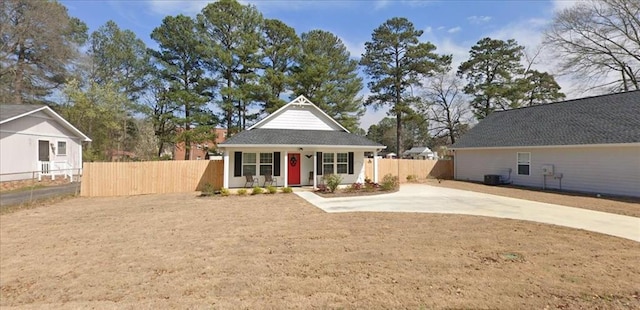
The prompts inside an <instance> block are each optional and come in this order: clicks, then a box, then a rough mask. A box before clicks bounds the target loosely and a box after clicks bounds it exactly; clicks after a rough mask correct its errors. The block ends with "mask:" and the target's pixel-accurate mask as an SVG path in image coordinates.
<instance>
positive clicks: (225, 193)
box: [220, 187, 229, 197]
mask: <svg viewBox="0 0 640 310" xmlns="http://www.w3.org/2000/svg"><path fill="white" fill-rule="evenodd" d="M220 196H224V197H227V196H229V189H227V188H224V187H223V188H221V189H220Z"/></svg>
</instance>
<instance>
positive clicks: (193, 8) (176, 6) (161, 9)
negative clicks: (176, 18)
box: [147, 0, 209, 15]
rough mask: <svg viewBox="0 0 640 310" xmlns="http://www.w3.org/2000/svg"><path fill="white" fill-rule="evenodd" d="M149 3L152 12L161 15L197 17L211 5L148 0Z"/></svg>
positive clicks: (197, 0)
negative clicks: (196, 15) (203, 9)
mask: <svg viewBox="0 0 640 310" xmlns="http://www.w3.org/2000/svg"><path fill="white" fill-rule="evenodd" d="M147 2H148V3H149V6H150V8H151V11H152V12H153V13H156V14H160V15H177V14H185V15H195V14H197V13H199V12H200V11H201V10H202V8H204V7H205V6H206V5H207V4H208V3H209V1H204V0H191V1H174V0H148V1H147Z"/></svg>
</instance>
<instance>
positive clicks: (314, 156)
mask: <svg viewBox="0 0 640 310" xmlns="http://www.w3.org/2000/svg"><path fill="white" fill-rule="evenodd" d="M316 154H318V152H313V189H316V188H318V186H317V184H316V179H317V177H316V175H317V173H318V172H317V171H316V167H317V166H318V165H317V163H318V158H317V157H316Z"/></svg>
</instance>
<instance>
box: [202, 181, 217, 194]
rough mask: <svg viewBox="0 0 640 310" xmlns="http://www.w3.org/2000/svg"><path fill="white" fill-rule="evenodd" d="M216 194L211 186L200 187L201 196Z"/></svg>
mask: <svg viewBox="0 0 640 310" xmlns="http://www.w3.org/2000/svg"><path fill="white" fill-rule="evenodd" d="M215 193H216V190H215V189H214V188H213V184H211V183H208V182H207V183H205V184H204V185H203V186H202V196H213V195H214V194H215Z"/></svg>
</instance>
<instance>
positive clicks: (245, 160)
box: [242, 153, 256, 176]
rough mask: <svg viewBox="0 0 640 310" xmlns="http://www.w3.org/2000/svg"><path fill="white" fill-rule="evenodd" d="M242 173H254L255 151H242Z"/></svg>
mask: <svg viewBox="0 0 640 310" xmlns="http://www.w3.org/2000/svg"><path fill="white" fill-rule="evenodd" d="M242 175H254V176H255V175H256V153H242Z"/></svg>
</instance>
